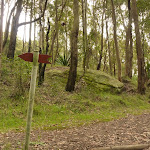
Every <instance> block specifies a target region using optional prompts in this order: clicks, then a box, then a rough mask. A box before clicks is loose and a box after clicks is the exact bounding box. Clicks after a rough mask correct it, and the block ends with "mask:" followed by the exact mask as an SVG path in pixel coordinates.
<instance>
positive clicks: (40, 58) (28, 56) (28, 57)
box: [18, 51, 51, 150]
mask: <svg viewBox="0 0 150 150" xmlns="http://www.w3.org/2000/svg"><path fill="white" fill-rule="evenodd" d="M18 57H20V58H21V59H23V60H25V61H29V62H33V67H32V74H31V83H30V91H29V102H28V112H27V126H26V138H25V150H28V149H29V144H30V131H31V122H32V114H33V104H34V96H35V88H36V78H37V70H38V62H39V63H47V64H50V62H49V61H48V58H50V57H51V56H48V55H42V54H39V52H38V51H34V53H33V54H32V53H25V54H22V55H19V56H18Z"/></svg>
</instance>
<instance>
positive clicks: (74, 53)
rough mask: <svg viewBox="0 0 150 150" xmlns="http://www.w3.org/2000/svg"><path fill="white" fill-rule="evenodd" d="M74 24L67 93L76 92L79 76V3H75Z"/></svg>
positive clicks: (76, 0) (75, 1)
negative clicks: (77, 77)
mask: <svg viewBox="0 0 150 150" xmlns="http://www.w3.org/2000/svg"><path fill="white" fill-rule="evenodd" d="M73 13H74V22H73V28H72V32H71V66H70V70H69V76H68V81H67V85H66V91H69V92H71V91H74V88H75V82H76V76H77V62H78V47H77V42H78V32H79V1H78V0H74V1H73Z"/></svg>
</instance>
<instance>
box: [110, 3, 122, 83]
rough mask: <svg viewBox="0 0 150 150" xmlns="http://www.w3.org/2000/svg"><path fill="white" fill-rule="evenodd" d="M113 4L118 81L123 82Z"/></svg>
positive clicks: (113, 14) (113, 13)
mask: <svg viewBox="0 0 150 150" xmlns="http://www.w3.org/2000/svg"><path fill="white" fill-rule="evenodd" d="M111 4H112V19H113V24H114V41H115V49H116V59H117V66H118V80H119V81H121V61H120V55H119V47H118V40H117V23H116V15H115V7H114V1H113V0H111Z"/></svg>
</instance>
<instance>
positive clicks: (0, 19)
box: [0, 0, 4, 75]
mask: <svg viewBox="0 0 150 150" xmlns="http://www.w3.org/2000/svg"><path fill="white" fill-rule="evenodd" d="M3 15H4V0H2V1H1V14H0V75H1V68H2V65H1V61H2V60H1V55H2V51H3Z"/></svg>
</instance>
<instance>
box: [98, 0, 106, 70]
mask: <svg viewBox="0 0 150 150" xmlns="http://www.w3.org/2000/svg"><path fill="white" fill-rule="evenodd" d="M104 13H105V0H104V1H103V14H102V25H101V29H102V33H101V50H100V56H99V63H98V65H97V70H100V68H101V61H102V57H103V47H104V43H103V42H104V41H103V39H104V38H103V37H104V35H103V34H104Z"/></svg>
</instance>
